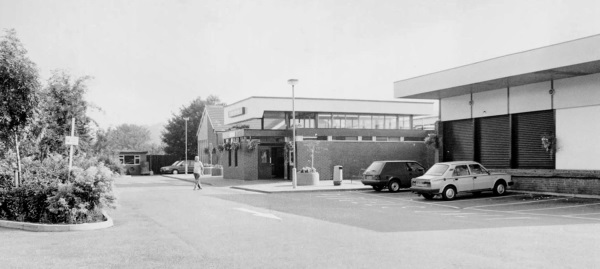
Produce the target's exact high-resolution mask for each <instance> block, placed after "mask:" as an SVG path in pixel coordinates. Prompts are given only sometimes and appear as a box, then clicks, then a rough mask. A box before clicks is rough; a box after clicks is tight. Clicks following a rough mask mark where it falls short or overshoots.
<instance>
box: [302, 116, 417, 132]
mask: <svg viewBox="0 0 600 269" xmlns="http://www.w3.org/2000/svg"><path fill="white" fill-rule="evenodd" d="M296 128H346V129H392V130H395V129H410V128H411V126H410V116H398V115H356V114H332V113H299V114H297V117H296Z"/></svg>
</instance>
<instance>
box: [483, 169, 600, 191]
mask: <svg viewBox="0 0 600 269" xmlns="http://www.w3.org/2000/svg"><path fill="white" fill-rule="evenodd" d="M493 171H495V172H505V173H508V174H510V175H512V178H513V181H514V182H515V185H514V186H512V188H511V189H514V190H521V191H535V192H552V193H564V194H580V195H600V171H581V170H519V169H509V170H493Z"/></svg>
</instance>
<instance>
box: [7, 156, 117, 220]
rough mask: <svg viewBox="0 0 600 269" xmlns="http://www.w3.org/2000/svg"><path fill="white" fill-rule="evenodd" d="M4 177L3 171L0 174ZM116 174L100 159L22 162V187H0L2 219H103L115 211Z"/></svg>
mask: <svg viewBox="0 0 600 269" xmlns="http://www.w3.org/2000/svg"><path fill="white" fill-rule="evenodd" d="M0 174H1V171H0ZM116 175H117V174H116V173H115V172H113V171H111V169H109V168H108V167H106V166H105V165H104V162H103V161H99V160H98V158H95V157H93V158H88V157H87V156H85V155H83V156H79V157H77V158H75V159H74V166H73V169H72V170H71V172H70V173H69V172H68V160H67V159H66V158H63V157H62V156H61V155H51V156H49V157H48V158H46V159H44V160H43V161H39V160H32V159H31V158H24V159H23V175H22V182H23V184H22V185H21V186H19V187H14V186H13V185H11V184H4V185H0V219H6V220H16V221H28V222H40V223H85V222H94V221H99V220H102V218H103V216H102V214H101V210H102V209H104V208H114V207H115V202H116V197H115V196H114V194H113V182H114V178H115V177H116Z"/></svg>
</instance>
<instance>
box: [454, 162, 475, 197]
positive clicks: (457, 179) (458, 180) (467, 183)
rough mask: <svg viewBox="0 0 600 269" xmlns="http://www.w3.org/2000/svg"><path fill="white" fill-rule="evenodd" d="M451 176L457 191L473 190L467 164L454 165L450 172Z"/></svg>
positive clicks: (471, 177)
mask: <svg viewBox="0 0 600 269" xmlns="http://www.w3.org/2000/svg"><path fill="white" fill-rule="evenodd" d="M452 178H453V182H454V185H455V186H456V188H457V191H471V190H473V176H472V175H471V173H470V172H469V168H468V167H467V165H456V166H455V167H454V172H452Z"/></svg>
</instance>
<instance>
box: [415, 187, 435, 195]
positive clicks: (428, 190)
mask: <svg viewBox="0 0 600 269" xmlns="http://www.w3.org/2000/svg"><path fill="white" fill-rule="evenodd" d="M410 191H412V192H414V193H419V194H421V193H431V194H438V193H440V189H432V188H424V187H410Z"/></svg>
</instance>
